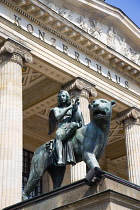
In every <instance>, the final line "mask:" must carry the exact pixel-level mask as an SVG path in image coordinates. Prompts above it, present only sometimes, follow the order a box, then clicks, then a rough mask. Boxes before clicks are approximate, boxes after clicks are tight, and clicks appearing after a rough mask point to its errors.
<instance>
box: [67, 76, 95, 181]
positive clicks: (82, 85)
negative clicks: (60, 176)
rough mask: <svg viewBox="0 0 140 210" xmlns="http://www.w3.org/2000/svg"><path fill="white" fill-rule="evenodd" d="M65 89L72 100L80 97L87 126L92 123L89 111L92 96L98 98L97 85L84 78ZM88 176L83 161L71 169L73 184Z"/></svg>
mask: <svg viewBox="0 0 140 210" xmlns="http://www.w3.org/2000/svg"><path fill="white" fill-rule="evenodd" d="M64 89H65V90H67V91H68V92H69V94H70V95H71V98H75V97H76V96H78V97H79V100H80V109H81V111H82V114H83V117H84V121H85V124H87V123H89V122H90V112H89V109H88V105H89V98H90V96H93V97H96V96H97V91H96V89H95V85H93V84H91V83H89V82H88V81H86V80H84V79H82V78H76V79H75V80H73V81H71V82H69V83H67V84H66V85H65V86H64ZM85 175H86V164H85V163H84V162H83V161H82V162H80V163H77V164H76V165H75V166H72V167H71V182H74V181H77V180H80V179H82V178H84V177H85Z"/></svg>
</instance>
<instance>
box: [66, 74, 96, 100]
mask: <svg viewBox="0 0 140 210" xmlns="http://www.w3.org/2000/svg"><path fill="white" fill-rule="evenodd" d="M63 88H64V89H65V90H67V91H68V92H70V93H71V92H73V91H74V92H79V93H80V94H81V95H84V96H85V97H90V96H93V97H96V96H97V91H96V89H95V85H94V84H92V83H90V82H88V81H86V80H84V79H82V78H80V77H77V78H76V79H74V80H72V81H70V82H68V83H66V84H65V85H64V86H63Z"/></svg>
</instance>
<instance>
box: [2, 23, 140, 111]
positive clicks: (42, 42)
mask: <svg viewBox="0 0 140 210" xmlns="http://www.w3.org/2000/svg"><path fill="white" fill-rule="evenodd" d="M1 21H2V22H3V21H4V24H7V25H8V26H9V27H12V28H13V29H14V30H16V29H17V26H16V25H14V24H12V23H11V22H9V21H7V20H6V19H1ZM20 33H21V34H23V35H24V36H26V37H28V38H29V39H30V40H33V41H35V42H36V43H38V44H39V45H41V46H43V47H46V48H47V49H49V50H50V51H52V52H53V53H55V54H57V55H59V56H61V57H62V58H64V59H65V60H68V61H69V62H71V63H73V64H74V65H76V66H78V67H79V68H82V69H84V70H85V71H87V72H89V73H90V74H93V75H95V76H96V77H97V78H99V79H101V80H103V81H105V82H107V83H109V84H110V85H112V86H114V87H115V88H117V89H119V90H121V91H122V92H124V93H125V94H128V95H130V96H131V97H133V98H135V99H136V100H138V98H139V95H137V94H135V93H133V92H132V91H130V90H128V89H125V88H124V87H122V86H120V85H118V84H117V83H115V82H114V81H112V80H109V79H108V78H106V77H104V76H103V75H102V74H99V73H98V72H96V71H93V70H92V69H90V68H89V67H87V66H85V65H83V64H82V63H80V62H78V61H76V60H75V59H73V58H71V57H69V56H68V55H66V54H65V53H63V52H61V51H59V50H58V49H56V48H54V47H52V46H51V45H49V44H47V43H45V42H44V41H42V40H40V39H38V38H37V37H35V36H33V35H32V34H30V33H28V32H26V31H25V30H23V29H21V28H20ZM36 62H37V60H36ZM100 62H101V61H100ZM103 63H104V62H103ZM33 64H34V63H32V67H33V68H34V65H33ZM104 64H106V63H104ZM28 65H29V64H28ZM106 65H107V66H108V67H110V68H111V69H114V67H112V66H110V65H109V64H106ZM40 66H43V62H41V61H40V64H39V68H41V67H40ZM114 70H115V71H117V72H119V73H120V74H122V75H124V76H125V77H126V78H129V79H130V80H131V81H132V82H135V83H136V82H137V81H136V80H134V79H133V78H130V77H129V76H127V75H125V74H124V73H122V72H120V71H119V70H118V69H114ZM44 71H45V69H41V72H44ZM44 74H45V75H46V73H45V72H44ZM54 75H55V71H54V74H53V78H54ZM49 77H50V78H51V75H50V76H49ZM56 78H57V77H56ZM58 79H60V80H59V82H61V81H62V79H61V77H60V78H58ZM71 79H72V78H71ZM56 80H57V79H56ZM69 80H70V78H69ZM137 84H139V85H140V83H138V82H137ZM27 112H28V110H27ZM27 115H28V114H27Z"/></svg>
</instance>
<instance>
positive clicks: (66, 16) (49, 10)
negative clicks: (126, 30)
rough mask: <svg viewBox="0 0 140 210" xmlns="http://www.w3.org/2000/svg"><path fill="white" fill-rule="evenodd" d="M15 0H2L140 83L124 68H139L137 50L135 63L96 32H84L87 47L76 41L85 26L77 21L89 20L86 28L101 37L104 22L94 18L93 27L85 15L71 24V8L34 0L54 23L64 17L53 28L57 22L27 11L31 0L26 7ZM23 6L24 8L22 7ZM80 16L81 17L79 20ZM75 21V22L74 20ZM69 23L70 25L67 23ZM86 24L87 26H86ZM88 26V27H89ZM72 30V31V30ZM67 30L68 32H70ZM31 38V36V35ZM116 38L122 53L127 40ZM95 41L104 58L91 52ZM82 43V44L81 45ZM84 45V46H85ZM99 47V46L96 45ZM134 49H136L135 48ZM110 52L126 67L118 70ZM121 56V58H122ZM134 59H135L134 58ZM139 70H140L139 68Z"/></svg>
mask: <svg viewBox="0 0 140 210" xmlns="http://www.w3.org/2000/svg"><path fill="white" fill-rule="evenodd" d="M13 2H14V0H11V1H10V2H9V1H7V0H2V3H4V4H6V5H7V6H9V7H11V8H12V9H13V10H15V11H16V12H18V13H20V14H22V15H24V16H26V17H27V18H28V19H29V20H31V21H32V22H35V23H36V24H37V25H40V26H41V27H42V28H44V29H45V30H48V31H49V32H51V33H52V34H55V35H56V36H57V37H60V38H61V39H63V40H65V41H66V42H67V43H69V44H71V45H73V46H74V47H76V48H77V49H79V50H80V51H82V52H84V53H86V54H88V55H89V56H92V57H93V58H95V59H96V60H98V61H99V62H101V63H103V64H105V65H107V66H109V67H110V68H112V69H115V71H116V70H117V71H119V73H121V74H124V75H125V76H126V77H129V78H130V79H131V80H133V79H134V80H135V81H136V82H137V83H138V84H139V77H136V74H134V75H130V74H129V71H125V69H124V68H127V66H128V65H129V66H131V69H133V68H136V69H138V68H139V67H138V64H139V62H140V55H139V54H138V53H137V52H135V53H133V54H134V56H133V57H135V55H136V57H137V59H136V60H137V61H138V62H136V61H135V63H134V61H133V62H131V61H130V58H127V56H125V57H124V56H121V55H120V54H116V52H115V50H112V49H111V50H110V48H107V47H106V44H103V40H102V39H101V41H100V39H98V38H96V37H95V36H96V35H95V34H94V36H92V37H90V36H89V37H87V36H84V34H83V33H82V35H83V36H84V38H85V41H84V43H86V47H85V45H84V44H83V42H82V43H79V42H77V43H76V41H75V38H74V37H75V35H74V37H73V34H76V36H77V35H80V34H81V29H80V28H81V27H83V23H82V25H81V27H76V25H77V23H78V22H77V21H79V20H80V21H81V20H83V21H84V22H85V20H86V21H88V24H87V22H85V24H84V28H88V30H89V29H90V28H91V29H93V31H94V32H95V33H98V35H99V33H100V36H99V37H102V34H103V33H102V30H101V28H102V27H101V26H102V25H103V24H101V23H98V22H97V21H94V20H92V22H93V25H94V27H92V25H91V23H90V21H89V18H86V17H85V16H83V17H85V19H84V18H81V17H80V16H77V18H76V22H74V25H71V24H69V22H68V21H71V22H72V19H73V17H74V15H73V12H72V11H70V10H67V9H65V8H62V7H61V9H59V8H58V7H57V6H56V5H54V4H53V3H52V2H51V1H48V0H47V2H48V3H47V2H46V5H47V6H45V5H44V6H43V7H42V6H41V3H38V2H36V1H34V2H32V3H33V5H34V6H35V7H36V11H38V9H40V8H42V9H43V12H44V16H47V17H45V18H47V19H48V18H51V19H53V21H52V22H53V23H55V22H56V20H59V22H61V21H62V19H63V24H64V25H63V26H62V27H60V28H59V30H55V27H54V28H53V26H54V25H55V24H50V25H48V24H47V25H46V24H44V23H45V19H44V16H40V18H36V16H35V15H33V14H32V11H27V9H28V7H29V5H27V4H28V3H29V0H26V5H27V6H26V7H25V4H21V5H20V4H19V5H17V6H15V3H13ZM19 6H20V8H19ZM22 7H23V8H22ZM55 10H56V11H55ZM40 11H41V10H40ZM53 11H55V12H53ZM56 13H58V14H59V15H61V17H60V16H57V14H56ZM78 17H79V20H78ZM91 19H93V18H91ZM72 23H73V22H72ZM67 24H68V25H67ZM78 24H79V23H78ZM89 25H91V26H90V27H89ZM77 26H80V25H77ZM85 26H86V27H85ZM87 26H88V27H87ZM18 27H20V26H18ZM65 27H67V29H68V28H69V30H70V31H69V30H68V31H69V33H68V34H67V35H65V32H66V31H67V30H63V29H64V28H65ZM106 27H107V28H106V32H105V34H107V31H108V29H109V27H111V26H106ZM71 30H72V31H71ZM68 31H67V32H68ZM71 34H72V37H71ZM88 34H89V35H91V34H90V33H89V31H88ZM115 34H116V36H117V33H116V32H115ZM94 37H95V38H96V39H93V38H94ZM30 38H31V37H30ZM91 38H92V40H91ZM115 40H117V46H120V47H119V48H121V54H122V52H123V51H125V50H126V42H125V40H124V39H123V40H122V37H119V36H117V37H116V38H115ZM120 40H122V42H123V44H122V45H121V44H119V43H120ZM88 42H91V44H90V45H92V46H90V45H87V43H88ZM106 42H107V40H106ZM93 43H94V44H95V43H96V45H97V44H98V48H101V49H102V48H103V49H105V53H106V54H105V55H104V58H103V59H102V58H101V57H100V58H99V57H98V56H99V55H98V56H96V50H95V51H94V52H91V51H92V50H91V49H93ZM81 44H82V45H81ZM83 46H84V47H83ZM123 46H125V50H122V48H123ZM96 47H97V46H96ZM128 48H129V49H130V47H129V46H128ZM116 51H117V50H116ZM133 51H134V50H133ZM108 53H109V54H110V53H111V57H114V56H115V57H116V56H117V57H119V59H120V60H123V61H124V62H125V67H124V68H122V66H121V67H119V68H120V70H118V67H117V68H116V67H115V66H114V65H112V64H111V63H110V58H111V57H110V56H107V54H108ZM126 54H128V53H126ZM129 54H131V53H129ZM106 56H107V58H106ZM120 57H121V58H120ZM133 60H134V59H133ZM138 71H139V70H138ZM132 77H133V78H132Z"/></svg>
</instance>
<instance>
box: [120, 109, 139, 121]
mask: <svg viewBox="0 0 140 210" xmlns="http://www.w3.org/2000/svg"><path fill="white" fill-rule="evenodd" d="M116 122H117V123H118V124H121V123H123V124H124V125H127V124H132V123H133V124H135V123H138V124H140V109H138V108H136V107H131V108H129V109H127V110H125V111H123V112H120V113H119V114H118V116H117V118H116Z"/></svg>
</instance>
